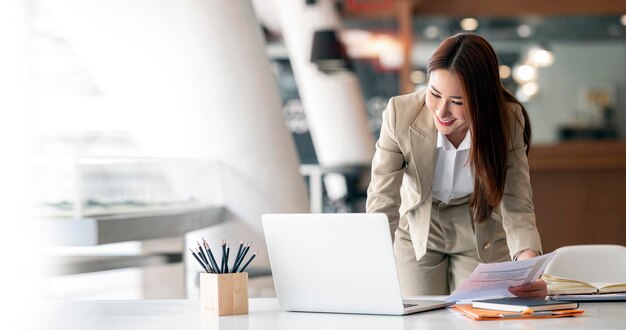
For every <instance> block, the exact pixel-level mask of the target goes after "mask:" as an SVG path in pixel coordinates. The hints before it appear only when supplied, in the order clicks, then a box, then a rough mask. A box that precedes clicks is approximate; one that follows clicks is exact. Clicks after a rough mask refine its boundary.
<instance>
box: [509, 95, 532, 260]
mask: <svg viewBox="0 0 626 330" xmlns="http://www.w3.org/2000/svg"><path fill="white" fill-rule="evenodd" d="M514 114H515V115H514V116H511V117H512V120H511V123H510V126H511V131H510V132H511V134H512V136H511V141H512V143H511V147H510V149H509V154H508V165H507V174H506V182H505V186H504V195H503V198H502V203H501V212H502V225H503V227H504V230H505V232H506V238H507V244H508V247H509V252H510V254H511V259H513V260H514V259H515V257H516V256H517V255H518V254H519V253H520V252H522V251H524V250H526V249H531V250H535V251H537V252H539V253H540V254H541V253H542V249H541V239H540V237H539V231H538V230H537V225H536V223H535V210H534V206H533V201H532V188H531V186H530V175H529V169H528V158H527V156H526V149H527V148H528V146H527V145H526V143H524V137H523V134H524V125H525V124H526V123H525V122H524V116H523V115H522V114H521V109H520V108H519V106H517V105H516V106H515V107H514Z"/></svg>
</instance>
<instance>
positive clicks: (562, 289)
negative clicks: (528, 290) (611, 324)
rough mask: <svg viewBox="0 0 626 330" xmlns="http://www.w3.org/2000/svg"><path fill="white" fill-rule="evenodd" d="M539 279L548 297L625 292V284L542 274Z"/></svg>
mask: <svg viewBox="0 0 626 330" xmlns="http://www.w3.org/2000/svg"><path fill="white" fill-rule="evenodd" d="M541 278H542V279H543V280H544V281H546V283H547V284H548V293H549V294H550V295H561V294H567V295H570V294H604V293H620V292H626V282H624V283H619V282H583V281H579V280H573V279H569V278H564V277H558V276H554V275H550V274H543V275H542V276H541Z"/></svg>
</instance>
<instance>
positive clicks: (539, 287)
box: [509, 279, 548, 299]
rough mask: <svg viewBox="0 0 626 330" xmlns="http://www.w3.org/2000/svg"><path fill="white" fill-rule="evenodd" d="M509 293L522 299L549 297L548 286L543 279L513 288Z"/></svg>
mask: <svg viewBox="0 0 626 330" xmlns="http://www.w3.org/2000/svg"><path fill="white" fill-rule="evenodd" d="M509 292H511V293H512V294H514V295H516V296H518V297H521V298H541V299H544V298H545V297H546V296H547V295H548V284H547V283H546V281H544V280H542V279H538V280H536V281H534V282H532V283H528V284H522V285H518V286H512V287H510V288H509Z"/></svg>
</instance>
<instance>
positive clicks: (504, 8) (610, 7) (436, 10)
mask: <svg viewBox="0 0 626 330" xmlns="http://www.w3.org/2000/svg"><path fill="white" fill-rule="evenodd" d="M396 1H410V2H412V3H413V6H412V7H413V14H414V15H444V16H453V17H465V16H499V17H507V16H508V17H519V16H529V15H545V16H574V15H625V14H626V1H623V0H396ZM397 14H398V13H397V11H395V10H383V11H375V12H367V11H365V12H347V11H344V12H342V16H343V17H344V18H347V19H395V18H396V17H397Z"/></svg>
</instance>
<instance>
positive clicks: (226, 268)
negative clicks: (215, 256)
mask: <svg viewBox="0 0 626 330" xmlns="http://www.w3.org/2000/svg"><path fill="white" fill-rule="evenodd" d="M229 255H230V246H228V244H226V260H225V261H224V268H225V270H224V273H228V256H229Z"/></svg>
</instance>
